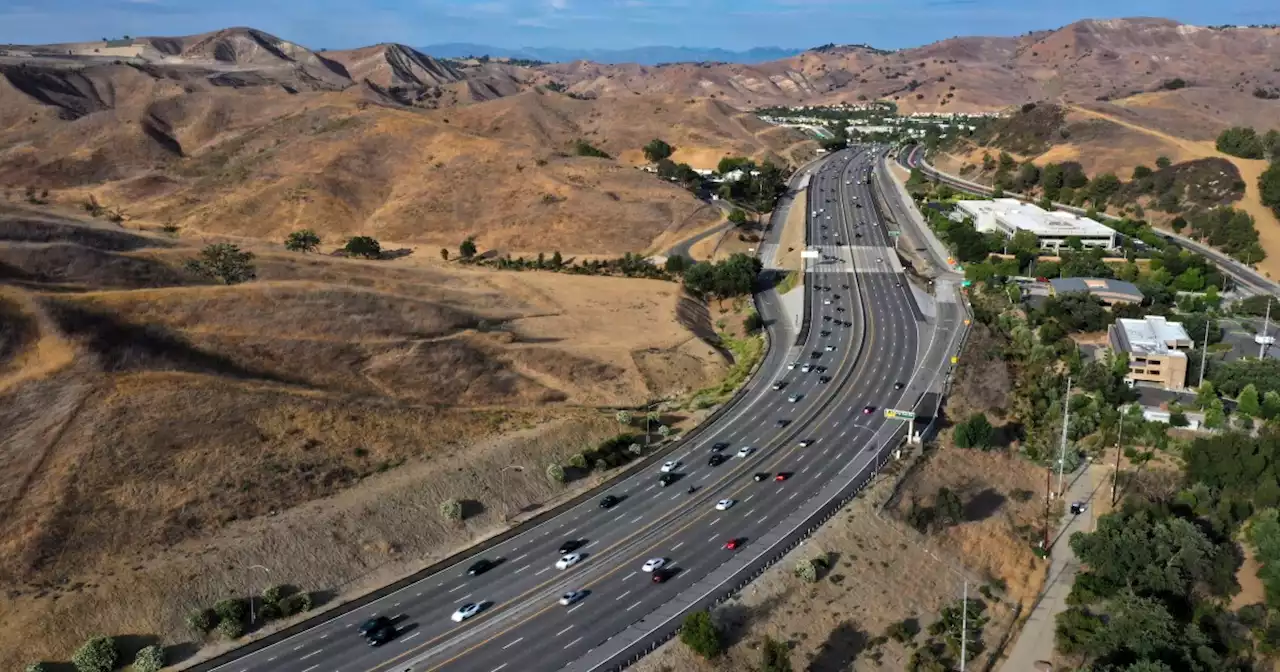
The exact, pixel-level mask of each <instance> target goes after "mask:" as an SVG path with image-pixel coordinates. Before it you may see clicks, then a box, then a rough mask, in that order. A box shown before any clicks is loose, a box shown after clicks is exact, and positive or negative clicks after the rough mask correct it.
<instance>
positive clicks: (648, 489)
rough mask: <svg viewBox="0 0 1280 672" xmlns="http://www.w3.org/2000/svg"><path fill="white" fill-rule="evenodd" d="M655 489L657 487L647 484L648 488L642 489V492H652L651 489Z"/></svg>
mask: <svg viewBox="0 0 1280 672" xmlns="http://www.w3.org/2000/svg"><path fill="white" fill-rule="evenodd" d="M656 487H658V486H656V485H653V484H649V487H647V488H645V489H644V491H645V492H649V491H650V490H652V489H654V488H656Z"/></svg>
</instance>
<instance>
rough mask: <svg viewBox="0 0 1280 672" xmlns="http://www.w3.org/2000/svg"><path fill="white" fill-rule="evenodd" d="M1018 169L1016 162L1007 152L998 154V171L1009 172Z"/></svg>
mask: <svg viewBox="0 0 1280 672" xmlns="http://www.w3.org/2000/svg"><path fill="white" fill-rule="evenodd" d="M1017 167H1018V161H1017V160H1016V159H1014V158H1013V156H1012V155H1011V154H1009V153H1008V152H1000V170H1002V171H1004V172H1009V171H1011V170H1013V169H1014V168H1017Z"/></svg>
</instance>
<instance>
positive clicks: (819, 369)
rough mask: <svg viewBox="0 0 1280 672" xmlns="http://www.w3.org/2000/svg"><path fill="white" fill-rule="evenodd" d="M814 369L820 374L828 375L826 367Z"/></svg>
mask: <svg viewBox="0 0 1280 672" xmlns="http://www.w3.org/2000/svg"><path fill="white" fill-rule="evenodd" d="M813 369H814V370H815V371H817V372H818V373H826V372H827V367H825V366H815V367H813Z"/></svg>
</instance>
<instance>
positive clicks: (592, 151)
mask: <svg viewBox="0 0 1280 672" xmlns="http://www.w3.org/2000/svg"><path fill="white" fill-rule="evenodd" d="M573 151H574V153H576V154H577V155H578V156H590V157H594V158H598V159H608V158H612V157H610V156H609V154H608V153H606V152H605V151H603V150H601V149H598V148H596V147H595V146H593V145H592V144H591V143H589V142H587V141H586V140H578V142H577V143H575V144H574V146H573Z"/></svg>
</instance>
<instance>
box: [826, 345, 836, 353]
mask: <svg viewBox="0 0 1280 672" xmlns="http://www.w3.org/2000/svg"><path fill="white" fill-rule="evenodd" d="M826 350H827V352H835V351H836V346H834V345H828V346H827V347H826Z"/></svg>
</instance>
